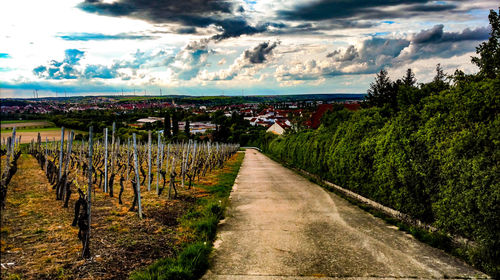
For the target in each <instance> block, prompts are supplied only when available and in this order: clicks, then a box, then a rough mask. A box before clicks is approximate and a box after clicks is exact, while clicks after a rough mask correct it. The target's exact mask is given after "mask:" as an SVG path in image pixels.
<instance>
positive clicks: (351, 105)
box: [344, 103, 361, 111]
mask: <svg viewBox="0 0 500 280" xmlns="http://www.w3.org/2000/svg"><path fill="white" fill-rule="evenodd" d="M344 108H346V109H347V110H349V111H357V110H359V109H360V108H361V104H359V103H344Z"/></svg>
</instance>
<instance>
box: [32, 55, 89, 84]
mask: <svg viewBox="0 0 500 280" xmlns="http://www.w3.org/2000/svg"><path fill="white" fill-rule="evenodd" d="M84 54H85V52H83V51H80V50H78V49H67V50H66V51H65V52H64V59H63V61H56V60H51V61H50V62H49V64H48V65H47V66H44V65H40V66H38V67H36V68H35V69H33V73H34V74H35V75H36V76H38V77H40V78H45V79H52V80H62V79H77V78H79V76H80V74H79V72H78V70H76V69H75V66H76V65H79V62H80V60H81V59H82V57H83V56H84Z"/></svg>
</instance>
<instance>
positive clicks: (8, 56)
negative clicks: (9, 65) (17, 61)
mask: <svg viewBox="0 0 500 280" xmlns="http://www.w3.org/2000/svg"><path fill="white" fill-rule="evenodd" d="M0 58H12V57H11V56H10V55H9V54H8V53H0Z"/></svg>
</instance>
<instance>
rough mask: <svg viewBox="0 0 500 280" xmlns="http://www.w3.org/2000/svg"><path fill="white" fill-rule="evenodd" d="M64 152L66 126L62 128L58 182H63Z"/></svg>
mask: <svg viewBox="0 0 500 280" xmlns="http://www.w3.org/2000/svg"><path fill="white" fill-rule="evenodd" d="M63 150H64V126H63V127H61V150H60V151H59V177H57V178H58V180H57V181H59V180H61V175H62V162H63Z"/></svg>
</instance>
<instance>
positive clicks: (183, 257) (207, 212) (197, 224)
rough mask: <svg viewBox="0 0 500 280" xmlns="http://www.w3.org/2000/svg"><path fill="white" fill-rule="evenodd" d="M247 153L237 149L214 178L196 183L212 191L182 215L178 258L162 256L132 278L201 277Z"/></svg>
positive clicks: (156, 279)
mask: <svg viewBox="0 0 500 280" xmlns="http://www.w3.org/2000/svg"><path fill="white" fill-rule="evenodd" d="M243 157H244V153H237V154H236V160H234V161H231V162H229V163H228V164H227V165H226V167H224V168H223V169H222V170H221V171H222V172H219V173H218V174H216V175H215V178H213V181H210V182H205V184H197V185H195V187H196V188H201V189H204V190H206V191H207V192H208V193H209V195H208V196H205V197H201V198H198V199H197V201H196V205H195V206H194V207H193V208H192V209H191V210H190V211H188V213H187V214H185V215H184V216H183V217H182V218H181V219H180V221H181V225H180V230H182V231H184V239H183V240H184V242H183V244H182V246H181V250H180V251H179V252H178V253H177V257H175V258H163V259H160V260H158V261H156V262H155V263H153V264H152V265H150V266H148V267H147V268H145V269H143V270H140V271H136V272H133V273H132V274H131V275H130V279H132V280H146V279H151V280H152V279H155V280H160V279H187V280H189V279H198V278H200V277H201V276H202V275H203V274H204V273H205V271H206V269H207V268H208V265H209V262H208V260H209V255H210V252H211V251H212V242H213V241H214V239H215V236H216V232H217V224H218V223H219V220H220V219H222V218H223V217H224V211H225V208H226V205H227V203H228V198H229V193H230V192H231V189H232V187H233V184H234V180H235V179H236V176H237V175H238V171H239V169H240V166H241V163H242V162H243Z"/></svg>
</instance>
